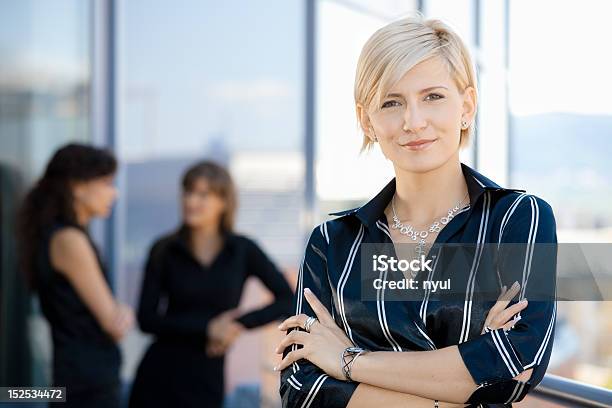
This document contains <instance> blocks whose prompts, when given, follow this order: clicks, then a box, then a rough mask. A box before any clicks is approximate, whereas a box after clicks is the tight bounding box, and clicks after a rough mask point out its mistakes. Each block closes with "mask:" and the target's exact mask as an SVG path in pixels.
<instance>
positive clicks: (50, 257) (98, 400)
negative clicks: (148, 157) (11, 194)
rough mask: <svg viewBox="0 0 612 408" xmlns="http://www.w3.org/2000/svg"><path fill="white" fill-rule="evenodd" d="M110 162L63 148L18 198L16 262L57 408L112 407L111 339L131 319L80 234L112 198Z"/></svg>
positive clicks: (115, 378)
mask: <svg viewBox="0 0 612 408" xmlns="http://www.w3.org/2000/svg"><path fill="white" fill-rule="evenodd" d="M116 167H117V163H116V160H115V158H114V157H113V156H112V155H111V154H110V153H109V152H107V151H104V150H100V149H97V148H94V147H90V146H84V145H78V144H71V145H67V146H64V147H63V148H61V149H59V150H58V151H57V152H56V153H55V155H54V156H53V158H52V159H51V161H50V162H49V164H48V165H47V168H46V170H45V173H44V175H43V176H42V178H41V179H40V180H39V181H38V182H37V183H36V185H35V186H34V187H33V188H32V190H31V191H30V192H29V193H28V194H27V195H26V197H25V200H24V203H23V205H22V208H21V212H20V216H19V241H20V258H21V261H22V267H23V269H24V271H25V272H26V273H27V277H28V280H29V282H30V284H31V286H32V287H33V288H34V289H36V290H37V292H38V296H39V298H40V304H41V308H42V311H43V314H44V315H45V317H46V318H47V320H48V321H49V324H50V326H51V333H52V337H53V385H54V386H61V387H66V402H65V403H62V406H64V407H79V408H81V407H105V408H112V407H118V406H119V389H120V388H119V385H120V383H119V367H120V364H121V356H120V353H119V348H118V347H117V342H118V341H119V340H120V339H121V338H122V337H123V336H124V335H125V333H126V332H127V331H128V330H129V329H130V328H131V326H132V325H133V322H134V315H133V312H132V311H131V309H130V308H128V307H127V306H125V305H122V304H119V303H118V302H117V301H116V300H115V299H114V298H113V295H112V293H111V290H110V287H109V282H108V275H107V273H106V270H105V268H104V266H103V263H102V262H101V259H100V257H99V254H98V251H97V250H96V247H95V246H94V244H93V242H92V241H91V239H90V237H89V234H88V232H87V226H88V225H89V222H90V221H91V220H92V219H93V218H95V217H106V216H108V214H109V213H110V209H111V206H112V203H113V201H114V199H115V197H116V194H117V193H116V189H115V187H114V186H113V177H114V173H115V170H116Z"/></svg>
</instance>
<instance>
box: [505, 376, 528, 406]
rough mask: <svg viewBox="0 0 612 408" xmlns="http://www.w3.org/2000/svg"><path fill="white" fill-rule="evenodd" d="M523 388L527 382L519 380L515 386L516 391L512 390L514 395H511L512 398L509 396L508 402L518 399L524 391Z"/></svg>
mask: <svg viewBox="0 0 612 408" xmlns="http://www.w3.org/2000/svg"><path fill="white" fill-rule="evenodd" d="M523 388H525V383H524V382H521V381H519V382H518V383H517V384H516V385H515V386H514V391H513V392H512V395H510V398H508V401H506V402H505V403H506V404H509V403H511V402H514V401H516V400H517V399H518V397H520V396H521V393H522V392H523Z"/></svg>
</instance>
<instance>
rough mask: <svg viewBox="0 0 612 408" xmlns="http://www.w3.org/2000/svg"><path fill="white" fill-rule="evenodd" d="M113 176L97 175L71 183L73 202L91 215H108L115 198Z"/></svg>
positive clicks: (115, 190)
mask: <svg viewBox="0 0 612 408" xmlns="http://www.w3.org/2000/svg"><path fill="white" fill-rule="evenodd" d="M114 180H115V176H114V175H109V176H103V177H97V178H95V179H92V180H89V181H79V182H76V183H74V184H73V194H74V199H75V204H76V205H77V206H78V207H79V209H80V210H81V211H84V212H86V213H87V214H88V215H89V216H91V217H108V216H109V215H110V213H111V210H112V208H113V203H114V201H115V199H116V198H117V188H116V187H115V184H114Z"/></svg>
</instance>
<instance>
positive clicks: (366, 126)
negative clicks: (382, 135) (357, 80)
mask: <svg viewBox="0 0 612 408" xmlns="http://www.w3.org/2000/svg"><path fill="white" fill-rule="evenodd" d="M356 107H357V118H358V119H359V125H360V126H361V130H362V131H363V134H364V135H365V136H366V137H367V138H368V139H370V140H371V141H372V143H374V142H376V135H375V134H374V128H372V123H371V122H370V116H369V115H368V112H367V110H366V109H365V108H364V106H363V105H362V104H360V103H358V104H357V105H356Z"/></svg>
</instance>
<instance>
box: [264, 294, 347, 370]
mask: <svg viewBox="0 0 612 408" xmlns="http://www.w3.org/2000/svg"><path fill="white" fill-rule="evenodd" d="M304 296H305V297H306V300H307V301H308V304H310V307H311V308H312V310H313V311H314V312H315V314H316V315H317V316H316V317H317V318H318V319H319V321H317V322H315V323H314V324H313V325H312V326H311V328H310V333H307V332H305V331H301V330H293V331H291V332H290V333H289V334H287V336H286V337H285V338H284V339H283V340H282V341H281V342H280V344H279V345H278V347H277V348H276V352H277V353H278V354H282V353H283V351H284V350H285V349H286V348H287V347H289V346H291V345H292V344H299V345H302V346H304V347H302V348H301V349H297V350H294V351H291V352H289V353H288V354H287V355H286V356H285V358H284V359H283V360H282V361H281V362H280V364H278V365H277V366H276V367H274V370H275V371H280V370H283V369H285V368H286V367H288V366H290V365H291V364H292V363H293V362H294V361H297V360H300V359H302V358H304V359H306V360H308V361H310V362H311V363H313V364H314V365H316V366H317V367H319V368H320V369H322V370H323V371H325V373H326V374H328V375H330V376H332V377H334V378H336V379H339V380H345V377H344V373H343V372H342V365H341V361H340V360H341V358H340V356H341V355H342V353H343V352H344V349H346V348H347V347H353V343H352V342H351V340H350V339H349V338H348V337H347V336H346V334H345V333H344V331H343V330H342V329H341V328H339V327H338V326H337V325H336V322H335V321H334V319H333V318H332V317H331V315H330V314H329V312H328V311H327V309H326V308H325V306H323V304H322V303H321V302H320V301H319V299H317V297H316V296H315V295H314V294H313V293H312V292H311V291H310V290H309V289H308V288H306V289H304ZM308 317H309V316H307V315H305V314H300V315H296V316H291V317H290V318H288V319H287V320H285V321H284V322H282V323H281V324H280V325H279V326H278V328H279V330H288V329H291V328H293V327H299V328H302V329H303V328H304V324H305V323H306V320H307V319H308ZM313 317H314V316H313Z"/></svg>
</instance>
